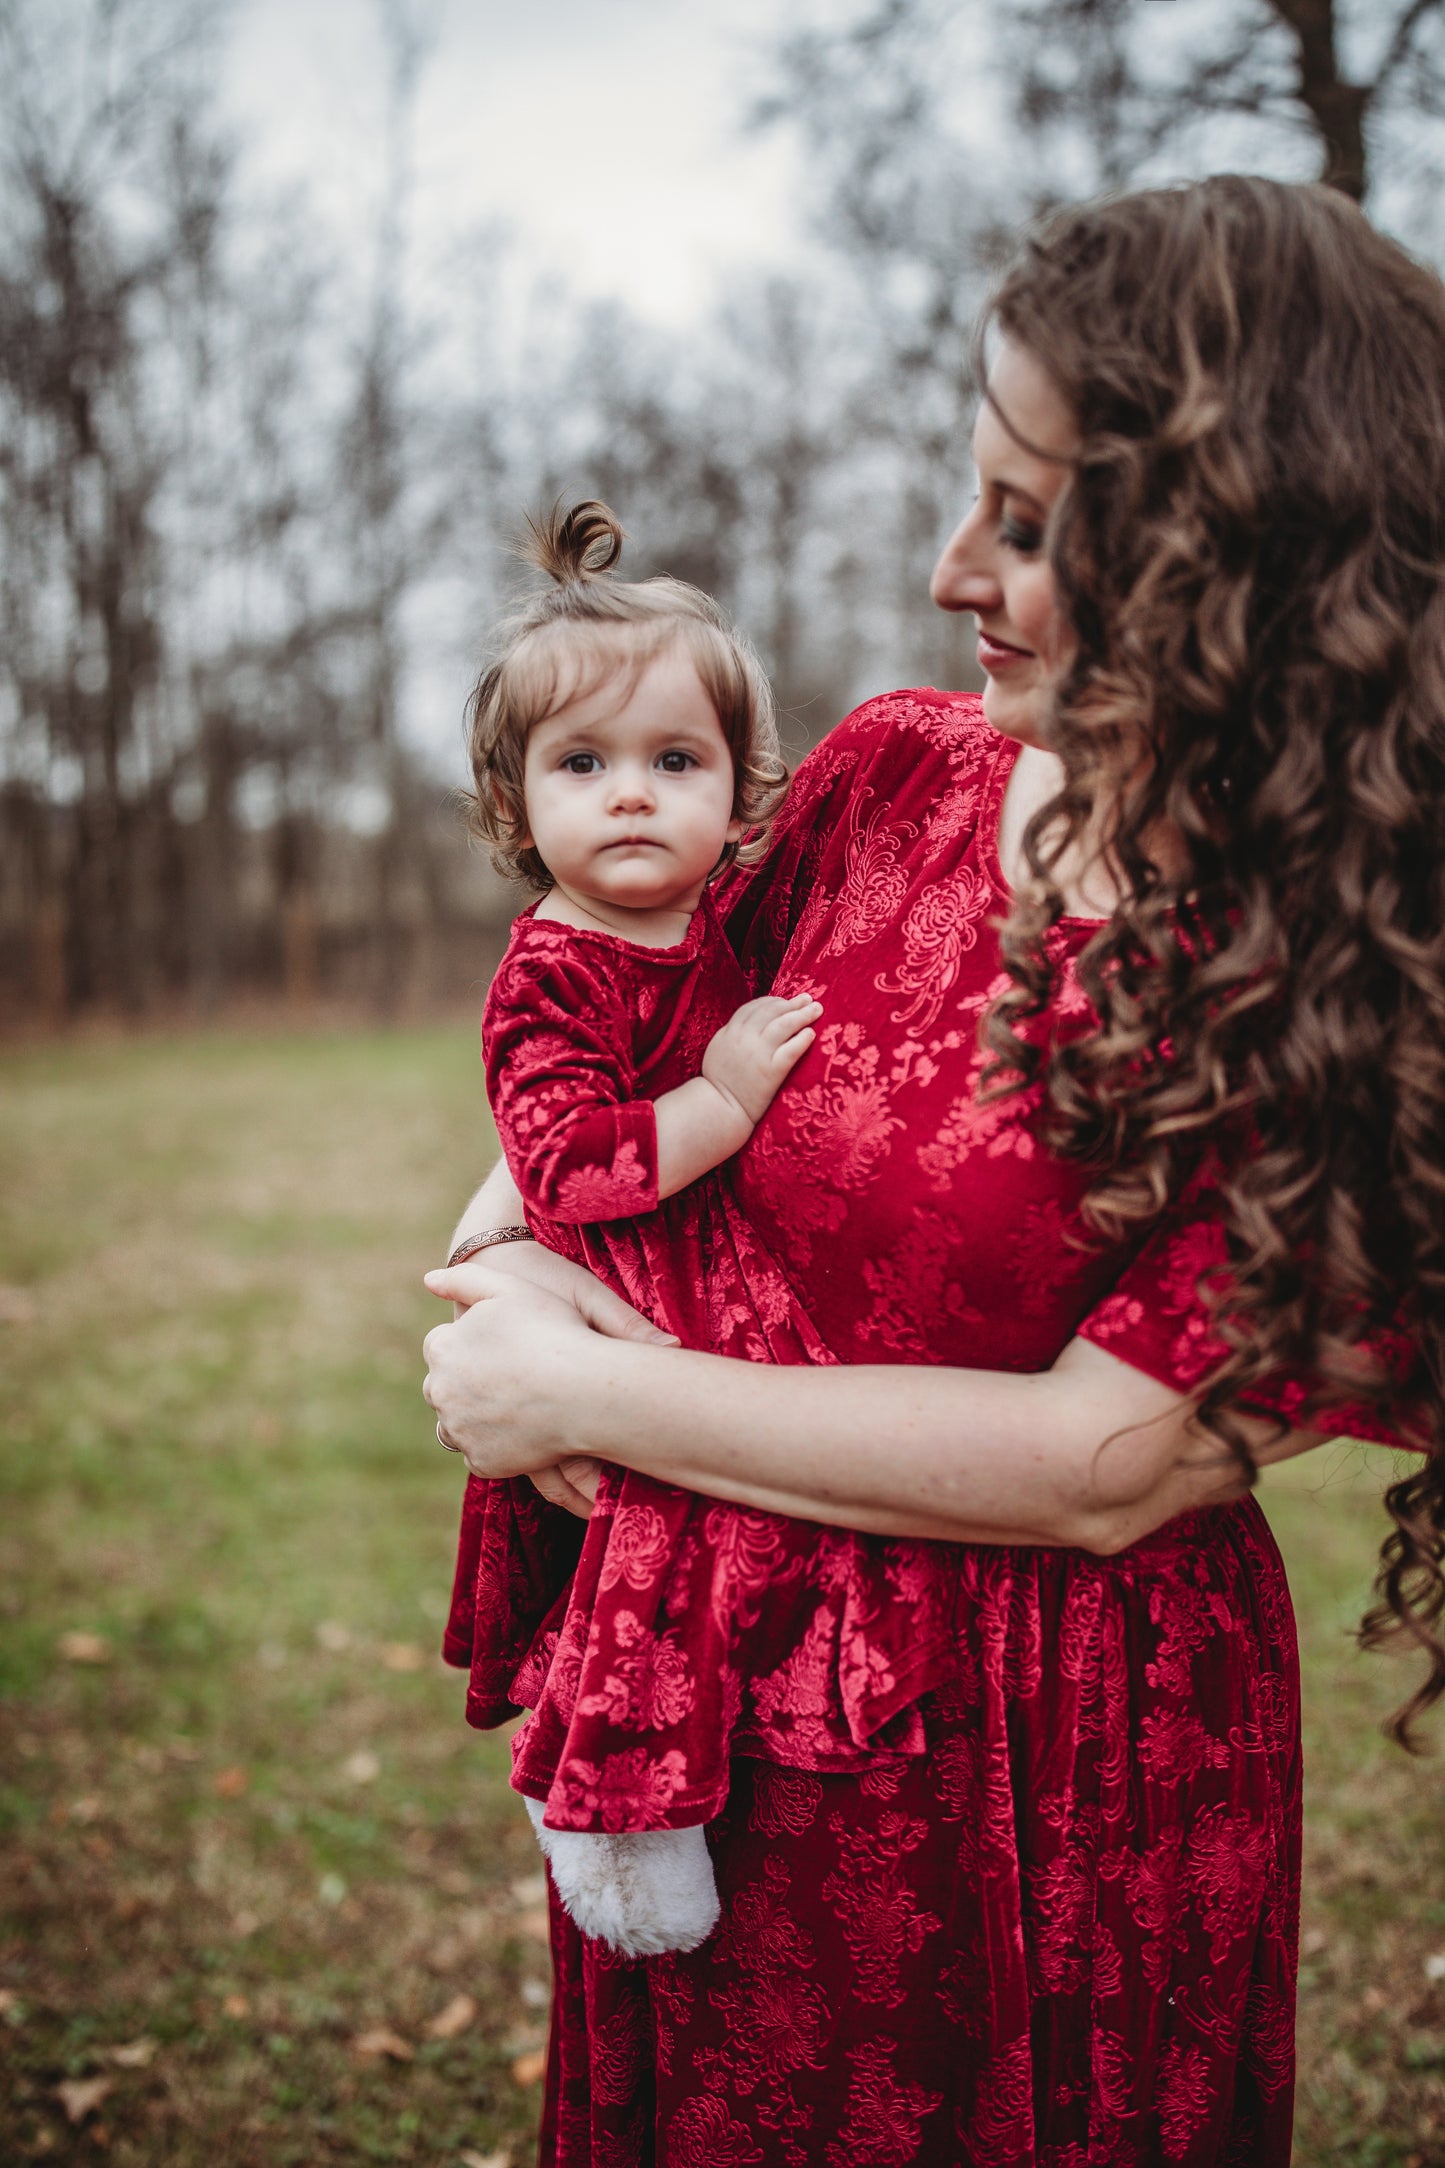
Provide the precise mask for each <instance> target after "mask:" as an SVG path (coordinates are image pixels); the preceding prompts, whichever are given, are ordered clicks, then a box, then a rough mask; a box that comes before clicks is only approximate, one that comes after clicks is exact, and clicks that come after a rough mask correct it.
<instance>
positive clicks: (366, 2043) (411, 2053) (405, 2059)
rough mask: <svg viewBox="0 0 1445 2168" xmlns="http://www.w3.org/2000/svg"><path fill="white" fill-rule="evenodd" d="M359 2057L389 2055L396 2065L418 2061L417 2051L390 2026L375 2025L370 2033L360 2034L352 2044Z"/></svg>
mask: <svg viewBox="0 0 1445 2168" xmlns="http://www.w3.org/2000/svg"><path fill="white" fill-rule="evenodd" d="M351 2045H352V2047H353V2048H354V2049H355V2050H356V2052H357V2054H358V2055H387V2056H390V2058H391V2060H392V2061H393V2062H394V2063H409V2062H413V2061H415V2059H416V2049H415V2048H414V2047H413V2046H412V2044H411V2042H410V2041H409V2040H403V2039H402V2037H401V2034H400V2033H397V2032H393V2031H392V2029H391V2027H390V2026H389V2025H373V2026H372V2028H371V2030H370V2032H364V2033H358V2034H357V2036H356V2038H355V2039H354V2040H353V2041H352V2043H351Z"/></svg>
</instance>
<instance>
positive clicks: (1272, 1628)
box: [541, 692, 1369, 2168]
mask: <svg viewBox="0 0 1445 2168" xmlns="http://www.w3.org/2000/svg"><path fill="white" fill-rule="evenodd" d="M1014 753H1015V748H1014V747H1013V746H1012V745H1011V744H1010V743H1008V742H1007V741H1004V740H1002V739H1000V738H998V737H997V736H996V735H995V734H994V733H993V732H992V731H991V730H990V729H989V727H988V725H987V723H986V722H985V720H984V718H983V715H982V712H981V709H980V706H979V703H978V702H977V700H975V699H973V698H971V697H969V698H960V697H957V696H951V695H945V694H938V693H932V692H921V693H900V694H895V695H892V696H890V697H888V698H886V699H881V700H876V701H873V702H871V703H870V704H869V705H868V706H866V707H865V708H863V709H861V710H859V712H858V713H857V714H856V715H854V716H852V717H851V718H849V720H848V721H847V722H845V723H843V724H842V725H840V726H839V728H838V729H837V730H835V731H834V732H833V734H832V735H831V736H830V737H829V738H828V739H827V740H826V741H825V743H824V744H823V745H822V746H821V747H819V749H818V750H817V751H816V752H815V753H814V754H813V755H812V756H811V757H810V758H809V759H808V760H807V761H806V762H805V763H804V765H803V768H802V770H801V771H800V774H799V776H798V778H797V782H796V784H795V787H794V791H793V793H792V796H791V798H790V800H789V804H788V807H787V809H786V812H785V815H784V818H783V821H782V823H781V824H780V827H779V830H778V832H777V835H776V837H775V841H774V845H773V848H772V850H771V854H770V856H769V858H768V860H767V862H766V863H765V864H764V865H763V866H762V867H760V868H759V869H757V870H756V871H754V872H753V873H752V874H751V875H749V876H745V877H742V878H741V879H739V880H738V881H737V882H736V883H735V885H734V888H733V891H732V893H731V895H730V896H729V897H728V898H726V899H725V902H726V903H727V904H729V905H730V907H731V917H730V931H731V932H732V933H733V935H734V938H735V940H736V942H737V944H738V946H739V949H740V953H741V955H742V957H743V960H744V962H745V964H746V965H747V967H748V968H749V970H750V971H751V973H752V975H753V981H754V984H755V985H756V986H757V987H758V988H759V989H762V988H766V987H768V986H773V987H775V988H776V990H777V991H778V992H780V993H791V992H795V991H799V990H802V989H804V988H806V989H810V990H812V991H815V992H816V993H817V994H818V995H819V996H820V998H821V1000H822V1002H823V1004H824V1013H823V1018H822V1024H821V1028H820V1031H819V1035H818V1039H817V1042H816V1044H815V1045H814V1046H813V1047H812V1048H811V1049H810V1051H809V1053H808V1054H807V1055H806V1056H805V1057H804V1059H803V1061H802V1062H801V1063H800V1064H799V1066H798V1068H797V1070H796V1071H795V1072H794V1074H793V1076H792V1077H791V1078H790V1080H789V1081H788V1083H787V1084H785V1086H784V1087H783V1089H782V1091H781V1092H780V1093H779V1094H778V1097H777V1098H776V1100H775V1101H774V1103H773V1106H772V1108H771V1109H770V1111H769V1113H768V1115H767V1116H766V1117H765V1119H764V1121H763V1122H762V1123H761V1124H760V1125H759V1128H758V1131H757V1133H756V1135H755V1136H754V1138H753V1140H752V1142H751V1144H750V1145H749V1147H748V1148H747V1150H746V1152H745V1153H744V1154H743V1156H742V1159H741V1161H740V1163H739V1168H738V1174H737V1193H738V1198H739V1201H740V1203H741V1205H742V1206H743V1208H744V1210H745V1212H746V1213H747V1216H748V1218H749V1220H750V1222H751V1224H752V1225H753V1226H754V1227H755V1228H756V1229H757V1230H758V1232H759V1234H760V1235H761V1237H762V1238H763V1239H764V1240H765V1241H766V1242H767V1244H768V1245H769V1247H770V1249H771V1251H772V1252H773V1254H774V1255H775V1256H776V1258H777V1259H778V1260H779V1262H780V1263H781V1264H782V1266H783V1267H784V1269H785V1270H786V1271H787V1273H788V1275H789V1277H790V1278H791V1280H792V1281H793V1283H794V1284H795V1285H796V1286H797V1288H798V1289H799V1291H800V1293H801V1295H802V1297H803V1299H804V1301H805V1302H806V1304H807V1308H808V1311H809V1314H810V1315H811V1316H812V1318H813V1320H814V1321H815V1323H816V1324H817V1326H818V1328H819V1330H820V1331H821V1332H822V1334H823V1335H824V1337H825V1338H826V1340H827V1341H828V1343H829V1345H830V1346H831V1348H832V1349H833V1351H834V1352H835V1353H836V1354H837V1355H838V1357H839V1358H840V1359H841V1360H843V1361H845V1362H866V1363H879V1362H882V1363H890V1362H892V1363H948V1364H961V1365H974V1366H981V1367H985V1368H989V1369H1000V1368H1002V1369H1015V1370H1020V1371H1027V1370H1034V1369H1038V1368H1040V1367H1042V1366H1046V1365H1048V1364H1049V1363H1051V1362H1052V1361H1053V1360H1054V1358H1055V1357H1056V1356H1057V1355H1058V1353H1059V1352H1060V1350H1061V1349H1062V1348H1063V1347H1064V1345H1065V1344H1066V1343H1067V1342H1068V1341H1069V1339H1070V1338H1071V1337H1072V1336H1073V1335H1074V1334H1076V1333H1083V1334H1084V1335H1085V1336H1086V1337H1088V1338H1090V1339H1092V1340H1094V1341H1096V1342H1098V1343H1099V1344H1100V1345H1102V1346H1105V1347H1107V1348H1109V1349H1111V1350H1112V1351H1113V1352H1114V1353H1115V1354H1116V1355H1119V1356H1121V1357H1122V1358H1123V1359H1124V1360H1125V1361H1127V1362H1129V1363H1131V1364H1133V1365H1135V1366H1137V1367H1138V1368H1140V1369H1142V1370H1144V1371H1145V1372H1147V1373H1148V1374H1149V1375H1151V1376H1154V1377H1157V1378H1160V1379H1162V1380H1166V1381H1168V1382H1171V1383H1174V1384H1177V1385H1178V1386H1179V1387H1180V1388H1181V1389H1186V1390H1187V1389H1189V1388H1191V1387H1193V1386H1195V1385H1196V1384H1197V1382H1198V1381H1199V1379H1200V1377H1201V1376H1202V1374H1203V1373H1204V1371H1205V1370H1206V1369H1207V1368H1208V1366H1209V1364H1210V1361H1211V1359H1212V1358H1213V1356H1214V1354H1215V1351H1214V1350H1213V1349H1211V1346H1210V1344H1209V1341H1208V1337H1207V1334H1206V1331H1205V1326H1204V1320H1203V1316H1202V1313H1201V1310H1200V1306H1199V1303H1198V1300H1197V1298H1196V1295H1195V1283H1196V1280H1197V1277H1198V1274H1199V1273H1200V1271H1201V1270H1202V1269H1204V1268H1205V1267H1206V1266H1207V1265H1208V1264H1209V1263H1210V1262H1211V1261H1217V1260H1218V1258H1219V1257H1220V1256H1221V1254H1222V1251H1221V1243H1220V1236H1219V1230H1218V1225H1217V1222H1216V1220H1215V1219H1214V1218H1213V1216H1212V1214H1211V1210H1210V1200H1209V1199H1208V1197H1207V1196H1206V1197H1202V1198H1196V1199H1194V1201H1193V1202H1191V1203H1190V1204H1189V1205H1187V1206H1183V1207H1181V1208H1179V1209H1178V1210H1177V1211H1175V1212H1174V1213H1172V1214H1171V1215H1170V1216H1169V1217H1168V1218H1167V1219H1166V1220H1165V1221H1164V1222H1163V1223H1162V1224H1161V1225H1160V1226H1159V1227H1158V1228H1157V1230H1156V1231H1155V1232H1154V1233H1153V1234H1152V1236H1151V1237H1150V1238H1149V1239H1148V1240H1147V1241H1145V1242H1144V1243H1143V1244H1142V1245H1141V1246H1139V1247H1137V1248H1136V1249H1135V1250H1134V1252H1133V1253H1130V1252H1127V1251H1116V1252H1112V1253H1110V1252H1106V1253H1104V1254H1098V1253H1095V1254H1094V1255H1093V1256H1088V1255H1081V1254H1080V1253H1079V1252H1078V1251H1076V1250H1075V1249H1073V1248H1071V1247H1070V1246H1069V1245H1068V1244H1067V1243H1066V1241H1065V1240H1064V1235H1065V1232H1066V1230H1067V1229H1069V1228H1070V1227H1071V1226H1073V1225H1075V1209H1076V1205H1077V1200H1078V1197H1079V1193H1080V1189H1081V1179H1082V1178H1081V1176H1080V1175H1079V1173H1078V1172H1077V1170H1075V1169H1072V1168H1070V1167H1067V1166H1065V1165H1063V1164H1061V1163H1060V1162H1059V1161H1057V1160H1055V1159H1054V1158H1052V1157H1051V1156H1050V1155H1049V1154H1048V1153H1047V1152H1046V1151H1045V1150H1044V1148H1043V1146H1042V1144H1041V1143H1040V1141H1039V1138H1038V1135H1037V1133H1036V1117H1037V1107H1036V1104H1035V1103H1034V1102H1033V1100H1032V1099H1031V1097H1030V1096H1029V1095H1027V1094H1025V1095H1021V1096H1018V1097H1014V1098H1011V1099H1008V1100H1005V1101H1001V1102H997V1103H995V1104H992V1105H988V1106H983V1107H981V1106H979V1105H978V1103H977V1100H976V1097H975V1084H976V1079H977V1073H978V1065H979V1059H978V1054H977V1051H976V1026H977V1021H978V1016H979V1013H980V1010H981V1008H982V1007H983V1005H984V1004H985V1003H986V1002H987V1001H988V1000H989V998H990V996H991V995H992V994H993V992H994V991H995V989H996V987H997V986H998V985H999V983H1000V981H999V969H998V963H997V952H996V943H995V938H994V932H993V924H992V922H993V921H994V920H995V919H996V918H997V916H998V915H999V914H1000V913H1002V911H1003V910H1004V908H1005V905H1006V895H1005V891H1004V888H1003V883H1002V877H1001V874H1000V871H999V867H998V863H997V859H996V855H995V838H996V836H997V829H998V817H999V810H1000V804H1001V801H1002V796H1003V790H1004V785H1005V783H1006V780H1007V777H1008V774H1009V771H1010V768H1011V766H1012V762H1013V758H1014ZM1088 932H1089V927H1088V924H1087V922H1079V921H1075V922H1071V923H1065V925H1064V926H1063V927H1062V928H1061V929H1059V933H1058V941H1059V947H1060V952H1061V955H1062V957H1063V958H1064V959H1065V960H1066V959H1067V957H1068V955H1069V954H1070V953H1077V950H1078V948H1079V947H1080V946H1081V945H1082V943H1083V941H1084V940H1086V939H1087V937H1088ZM1082 1013H1083V1005H1082V1002H1081V1000H1080V996H1079V994H1078V991H1077V988H1076V987H1075V986H1073V985H1072V984H1071V982H1070V980H1069V978H1068V975H1067V972H1065V974H1064V975H1063V977H1062V982H1061V986H1060V991H1059V994H1058V998H1057V1003H1056V1014H1055V1015H1054V1017H1053V1018H1051V1019H1049V1020H1047V1021H1048V1024H1049V1025H1050V1026H1051V1028H1055V1029H1067V1028H1071V1020H1076V1019H1077V1018H1078V1017H1079V1016H1080V1015H1081V1014H1082ZM1342 1427H1349V1428H1352V1429H1355V1430H1357V1431H1360V1432H1363V1433H1364V1434H1366V1435H1368V1434H1369V1426H1368V1424H1366V1423H1365V1422H1364V1421H1363V1419H1361V1420H1360V1421H1358V1422H1355V1421H1350V1422H1349V1423H1348V1425H1347V1426H1346V1425H1345V1424H1344V1423H1343V1422H1342ZM938 1551H939V1555H940V1557H941V1558H943V1559H944V1560H946V1562H947V1571H948V1576H949V1582H950V1590H951V1598H952V1610H953V1621H954V1639H953V1662H952V1666H951V1672H950V1676H949V1677H948V1678H947V1680H946V1681H945V1682H944V1683H943V1684H941V1685H940V1686H939V1688H938V1689H937V1690H936V1692H935V1693H934V1694H933V1695H931V1696H930V1697H929V1699H928V1700H927V1702H926V1703H925V1705H924V1720H925V1725H926V1730H927V1747H928V1751H927V1752H926V1753H925V1754H924V1755H922V1756H915V1757H910V1758H908V1759H906V1760H903V1761H901V1762H898V1763H895V1764H892V1765H889V1766H884V1767H880V1768H877V1769H874V1770H864V1771H861V1772H856V1773H854V1772H849V1773H838V1774H826V1773H820V1772H812V1771H802V1770H789V1769H786V1768H783V1767H780V1766H778V1765H776V1764H775V1763H772V1762H769V1761H765V1760H759V1759H754V1758H749V1757H739V1758H738V1759H737V1760H736V1761H735V1762H734V1764H733V1772H732V1786H731V1791H730V1794H729V1798H728V1803H727V1807H726V1810H725V1812H724V1813H723V1815H722V1816H721V1817H720V1818H719V1820H718V1821H717V1822H716V1823H715V1824H714V1825H713V1827H712V1829H711V1831H710V1840H711V1842H712V1845H713V1854H714V1864H715V1867H716V1870H717V1877H718V1884H719V1889H720V1893H721V1896H722V1902H723V1917H722V1922H721V1925H720V1927H719V1929H718V1931H717V1933H716V1934H715V1935H714V1936H713V1937H712V1938H711V1939H710V1940H709V1941H708V1942H707V1943H706V1944H704V1945H703V1947H702V1948H700V1949H699V1950H697V1951H695V1952H693V1953H692V1954H690V1955H687V1956H668V1957H661V1958H653V1959H650V1960H646V1961H641V1962H628V1961H626V1960H622V1959H619V1958H616V1957H614V1956H613V1955H611V1954H610V1953H609V1952H608V1951H607V1950H606V1948H605V1947H604V1946H602V1945H599V1944H596V1943H592V1942H587V1941H584V1939H583V1938H582V1937H581V1936H580V1935H579V1934H578V1933H577V1932H576V1930H575V1928H573V1926H572V1925H571V1922H570V1921H569V1920H568V1919H567V1918H566V1916H565V1915H563V1914H561V1913H560V1912H559V1911H558V1910H557V1908H556V1907H555V1906H554V1911H553V1954H554V1961H555V1966H556V1975H557V1999H556V2004H555V2014H554V2021H553V2038H552V2050H551V2056H550V2063H549V2070H548V2079H547V2098H546V2106H545V2111H544V2119H543V2132H542V2150H541V2158H542V2161H543V2162H544V2163H546V2164H561V2168H644V2164H651V2163H654V2162H655V2163H658V2164H659V2168H754V2164H765V2168H775V2164H787V2168H863V2164H867V2168H904V2164H917V2168H957V2164H960V2163H968V2164H972V2168H1156V2164H1157V2168H1163V2164H1169V2168H1174V2164H1179V2168H1223V2164H1225V2163H1232V2164H1237V2168H1245V2164H1248V2168H1286V2164H1287V2162H1288V2159H1289V2150H1290V2120H1291V2089H1292V2078H1293V2029H1294V1994H1295V1951H1296V1932H1297V1927H1296V1921H1297V1901H1298V1860H1299V1816H1300V1780H1299V1686H1298V1675H1297V1665H1296V1654H1295V1641H1294V1629H1293V1622H1292V1618H1291V1612H1290V1604H1289V1595H1288V1591H1287V1589H1286V1586H1285V1582H1284V1576H1283V1572H1282V1569H1281V1566H1280V1561H1279V1556H1278V1553H1277V1551H1276V1549H1275V1546H1274V1543H1273V1541H1272V1539H1271V1537H1270V1533H1269V1530H1268V1527H1267V1525H1266V1523H1265V1520H1264V1517H1263V1515H1262V1513H1261V1512H1260V1509H1259V1507H1258V1506H1257V1505H1256V1504H1255V1502H1254V1501H1253V1500H1252V1499H1247V1500H1245V1501H1243V1502H1241V1503H1240V1504H1238V1505H1235V1506H1232V1507H1229V1508H1221V1509H1217V1510H1214V1511H1209V1512H1201V1513H1195V1514H1191V1515H1189V1516H1187V1517H1186V1518H1184V1519H1181V1520H1178V1521H1176V1522H1174V1523H1172V1524H1171V1525H1170V1526H1169V1527H1167V1528H1164V1529H1161V1530H1160V1531H1159V1532H1158V1533H1157V1534H1155V1535H1153V1536H1151V1537H1149V1538H1148V1539H1146V1540H1145V1541H1144V1542H1141V1543H1139V1544H1136V1545H1135V1546H1134V1547H1133V1548H1132V1549H1130V1550H1128V1551H1126V1552H1124V1553H1122V1554H1121V1555H1120V1556H1118V1557H1115V1558H1094V1557H1091V1556H1088V1555H1086V1554H1084V1553H1082V1552H1077V1551H1050V1550H1040V1549H1023V1548H1019V1549H1009V1548H1003V1547H998V1548H992V1547H966V1546H949V1545H940V1546H938Z"/></svg>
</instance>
